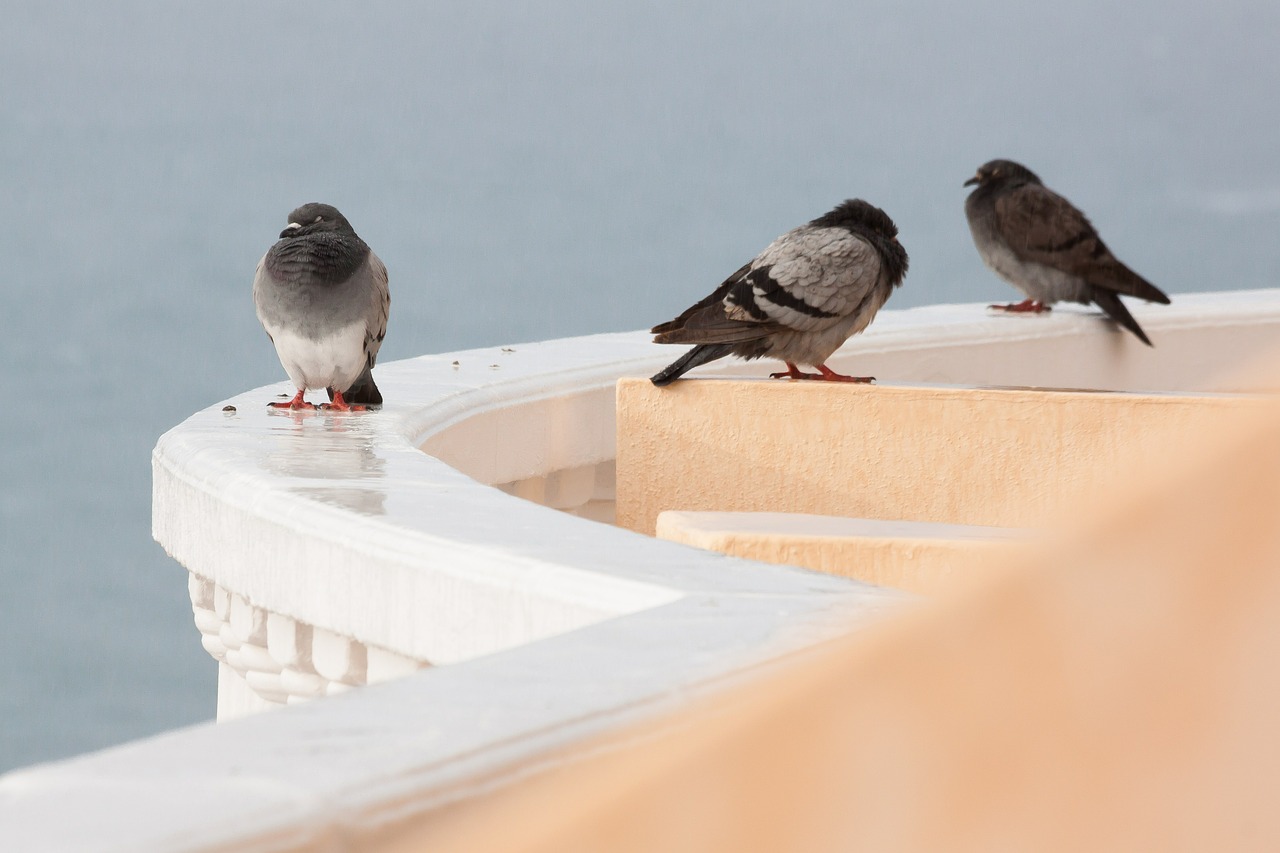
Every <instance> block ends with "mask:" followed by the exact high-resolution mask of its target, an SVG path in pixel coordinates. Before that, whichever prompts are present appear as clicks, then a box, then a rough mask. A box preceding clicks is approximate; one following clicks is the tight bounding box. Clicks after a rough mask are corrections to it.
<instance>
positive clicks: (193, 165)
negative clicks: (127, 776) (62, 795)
mask: <svg viewBox="0 0 1280 853" xmlns="http://www.w3.org/2000/svg"><path fill="white" fill-rule="evenodd" d="M361 5H362V8H360V9H359V10H356V9H354V8H350V7H349V5H348V4H340V3H334V2H308V3H305V4H300V3H260V2H244V0H224V2H220V3H209V4H199V5H194V4H164V3H159V2H153V3H148V2H137V0H126V2H115V3H89V2H80V3H67V2H46V1H45V0H42V2H19V3H15V2H0V20H3V22H4V26H3V43H4V48H3V51H0V163H2V164H3V165H2V166H0V168H2V169H3V183H2V186H3V196H2V197H0V260H2V262H3V268H2V271H3V282H2V283H0V329H2V332H0V375H3V377H4V379H5V382H4V385H3V389H4V391H3V393H4V402H3V406H4V416H3V421H2V422H3V427H0V770H3V769H6V768H9V767H13V766H17V765H21V764H26V763H30V762H35V761H41V760H47V759H51V758H56V757H59V756H64V755H69V754H73V753H76V752H81V751H84V750H88V749H94V748H98V747H102V746H106V745H109V744H112V743H117V742H120V741H123V740H126V739H129V738H134V737H138V736H142V735H145V734H149V733H153V732H157V731H160V730H163V729H167V728H171V727H174V726H178V725H181V724H184V723H189V722H195V721H199V720H203V719H208V718H210V717H211V716H212V714H213V709H214V693H215V683H214V682H215V667H214V664H213V663H212V661H211V660H210V659H209V658H208V656H207V655H206V654H205V653H204V651H202V650H201V648H200V644H199V642H198V638H197V635H196V631H195V628H194V626H193V625H192V622H191V614H190V609H189V605H188V601H187V594H186V573H185V571H183V570H182V569H181V568H180V567H179V566H178V565H177V564H176V563H174V562H173V561H171V560H169V559H168V558H167V557H166V556H165V555H164V553H163V552H162V551H161V549H160V548H159V546H157V545H156V544H155V543H154V542H153V541H152V540H151V537H150V520H149V515H150V492H149V489H150V469H149V452H150V449H151V447H152V446H153V444H154V443H155V440H156V438H157V436H159V435H160V433H162V432H163V431H164V430H166V429H168V428H169V427H170V426H172V425H174V424H176V423H177V422H179V421H180V420H182V419H183V418H184V417H186V416H187V415H189V414H190V413H192V412H193V411H195V410H197V409H199V408H202V407H204V406H207V405H210V404H212V403H215V402H217V401H218V400H219V399H222V398H224V397H227V396H230V395H232V394H235V393H237V392H240V391H243V390H245V389H247V388H251V387H255V386H258V385H262V384H265V383H269V382H274V381H278V380H281V379H283V378H284V376H283V373H282V371H281V369H280V367H279V365H278V363H277V361H276V359H275V355H274V353H273V352H272V350H271V347H270V345H269V343H268V342H267V339H266V336H265V335H264V334H263V333H262V330H261V329H260V327H259V326H258V324H257V321H256V320H255V318H254V315H253V309H252V305H251V302H250V298H249V285H250V280H251V278H252V274H253V268H254V265H255V264H256V262H257V260H258V258H259V257H260V256H261V254H262V252H263V251H264V250H265V249H266V248H267V246H269V245H270V244H271V242H272V241H273V240H274V239H275V236H276V234H278V232H279V231H280V229H281V228H282V227H283V225H284V223H285V216H286V214H287V213H288V212H289V211H290V210H291V209H292V208H293V207H294V206H296V205H297V204H300V203H302V202H306V201H313V200H320V201H327V202H331V203H333V204H336V205H337V206H339V207H340V208H341V209H342V210H343V212H344V213H346V214H347V215H348V216H349V217H350V219H351V221H352V222H353V223H354V224H355V226H356V228H357V230H358V231H359V232H360V234H361V235H362V236H363V237H364V238H365V239H366V240H368V241H369V242H370V243H371V244H372V245H373V246H374V247H375V249H376V250H377V251H378V253H379V254H380V255H381V257H382V258H383V259H384V260H385V261H386V263H387V266H388V267H389V269H390V271H391V287H392V293H393V295H394V302H393V310H392V315H391V323H390V329H389V332H388V336H387V341H386V346H385V347H384V348H383V351H382V352H383V355H382V357H383V359H384V360H390V359H396V358H403V357H408V356H413V355H417V354H420V353H423V352H434V351H444V350H450V349H458V348H464V347H473V346H481V345H489V344H499V343H509V342H516V341H526V340H536V339H542V338H551V337H559V336H565V335H580V334H586V333H590V332H597V331H606V330H620V329H637V328H641V327H647V326H649V325H651V324H652V323H654V322H656V321H660V320H664V319H666V318H667V317H669V316H671V315H672V314H673V313H674V312H676V311H678V310H680V309H682V308H683V307H684V306H685V305H687V304H688V303H689V302H691V301H692V300H693V299H695V298H697V297H700V296H702V295H703V294H704V293H705V292H707V291H708V290H709V289H710V288H711V287H713V286H714V285H715V284H717V283H719V281H720V280H721V279H722V278H723V277H724V276H725V275H726V274H727V273H728V272H730V271H732V270H733V269H735V268H736V267H737V266H738V265H739V264H740V263H742V262H743V261H744V260H746V259H747V258H749V257H750V256H751V255H752V254H754V253H755V252H756V251H757V250H759V249H760V248H762V247H763V246H764V245H765V244H766V243H767V242H768V241H769V240H771V239H772V238H773V237H774V236H776V235H777V234H779V233H781V232H782V231H784V230H786V229H788V228H790V227H792V226H794V225H797V224H799V223H801V222H804V221H806V220H808V219H810V218H812V217H814V216H817V215H819V214H821V213H823V212H824V211H825V210H827V209H828V208H830V207H831V206H832V205H833V204H834V203H836V202H838V201H840V200H842V199H844V198H846V197H849V196H861V197H864V198H867V199H868V200H871V201H873V202H874V203H876V204H879V205H881V206H883V207H884V208H885V209H886V210H887V211H888V212H889V213H890V214H891V215H892V216H893V217H894V218H895V219H896V220H897V222H898V224H899V226H900V228H901V232H902V235H901V237H902V242H903V243H904V245H905V246H906V247H907V249H908V250H909V251H910V253H911V272H910V274H909V276H908V278H907V281H906V284H905V285H904V286H903V287H902V288H901V289H900V290H899V291H898V292H897V293H895V294H894V296H893V299H892V300H891V302H890V307H898V308H901V307H908V306H912V305H921V304H927V303H936V302H956V301H963V302H972V301H984V300H992V299H1007V298H1010V297H1012V296H1013V292H1012V291H1011V290H1009V289H1007V288H1006V287H1005V286H1004V285H1002V284H1000V283H999V282H998V281H997V280H996V279H995V278H994V277H993V276H992V275H991V274H990V273H988V272H987V271H986V270H985V269H984V268H983V267H982V265H981V263H980V262H979V260H978V257H977V254H976V253H975V252H974V250H973V247H972V244H971V243H970V239H969V235H968V230H967V228H966V226H965V223H964V218H963V213H962V203H963V199H964V195H965V191H964V190H962V188H961V182H962V181H964V180H965V179H966V178H968V177H969V176H970V175H971V174H972V173H973V171H974V169H975V168H976V167H977V166H978V165H979V164H980V163H982V162H983V161H985V160H987V159H990V158H992V157H997V156H1006V157H1012V158H1015V159H1020V160H1022V161H1024V162H1025V163H1026V164H1028V165H1030V166H1031V167H1032V168H1033V169H1036V170H1037V171H1039V172H1040V173H1041V175H1042V177H1044V178H1045V179H1046V181H1047V182H1048V183H1049V184H1050V185H1051V186H1053V187H1056V188H1057V189H1059V190H1060V191H1062V192H1063V193H1064V194H1066V195H1068V196H1069V197H1070V198H1071V199H1072V200H1074V201H1075V202H1076V203H1077V204H1079V205H1080V206H1081V207H1083V208H1084V209H1085V210H1086V211H1088V212H1089V214H1090V216H1091V217H1092V218H1093V221H1094V222H1095V224H1096V225H1097V226H1098V227H1099V229H1100V230H1101V232H1102V233H1103V235H1104V236H1105V237H1106V238H1107V240H1108V242H1109V243H1110V244H1111V245H1112V246H1113V248H1114V249H1115V250H1116V251H1117V253H1118V254H1119V255H1120V256H1121V257H1122V258H1123V259H1125V260H1127V261H1128V262H1130V263H1131V264H1132V265H1133V266H1134V267H1136V268H1137V269H1138V270H1140V271H1141V272H1142V273H1144V274H1145V275H1147V276H1148V277H1149V278H1150V279H1152V280H1153V281H1155V282H1156V283H1158V284H1159V285H1160V286H1161V287H1163V288H1165V289H1166V290H1167V291H1169V292H1170V293H1172V294H1174V295H1175V298H1176V294H1177V293H1179V292H1182V291H1191V290H1197V291H1198V290H1214V289H1234V288H1255V287H1273V286H1276V285H1277V284H1280V54H1277V45H1280V5H1278V4H1276V3H1274V2H1273V0H1219V2H1216V3H1213V4H1209V3H1188V2H1183V3H1175V4H1170V3H1167V2H1160V0H1134V2H1130V3H1126V4H1116V3H1112V2H1099V1H1098V0H1084V2H1078V3H1073V4H1043V3H1024V2H1015V0H981V2H975V3H965V4H955V3H947V2H941V0H872V2H852V3H851V2H848V0H831V1H830V2H800V3H796V2H791V3H787V4H781V3H779V4H776V5H774V4H763V3H757V2H742V0H734V2H705V3H692V4H687V3H645V2H641V3H629V4H621V3H600V2H594V0H581V2H570V1H569V0H549V2H543V3H523V2H501V3H495V2H439V3H434V4H429V5H428V4H420V3H415V2H408V0H392V1H391V2H375V3H366V4H361Z"/></svg>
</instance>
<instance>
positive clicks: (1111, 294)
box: [1092, 287, 1152, 346]
mask: <svg viewBox="0 0 1280 853" xmlns="http://www.w3.org/2000/svg"><path fill="white" fill-rule="evenodd" d="M1092 296H1093V302H1094V304H1095V305H1097V306H1098V307H1099V308H1101V309H1102V310H1103V311H1105V312H1107V316H1108V317H1110V318H1111V319H1112V320H1115V321H1116V322H1117V323H1119V324H1120V325H1121V326H1124V327H1125V328H1126V329H1128V330H1129V331H1131V332H1133V334H1134V336H1136V337H1137V339H1138V340H1140V341H1142V342H1143V343H1144V344H1146V345H1147V346H1152V343H1151V340H1150V338H1148V337H1147V334H1146V332H1144V331H1142V327H1141V326H1139V325H1138V321H1137V320H1135V319H1133V315H1132V314H1130V313H1129V309H1128V308H1126V307H1125V304H1124V303H1123V302H1121V301H1120V297H1119V296H1117V295H1116V293H1115V291H1113V290H1107V289H1105V288H1102V287H1095V288H1093V294H1092Z"/></svg>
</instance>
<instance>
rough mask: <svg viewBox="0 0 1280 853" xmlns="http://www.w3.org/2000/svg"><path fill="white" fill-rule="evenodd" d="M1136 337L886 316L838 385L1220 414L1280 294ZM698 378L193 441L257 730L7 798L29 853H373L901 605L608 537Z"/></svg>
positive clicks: (635, 350)
mask: <svg viewBox="0 0 1280 853" xmlns="http://www.w3.org/2000/svg"><path fill="white" fill-rule="evenodd" d="M1134 313H1135V314H1136V315H1137V317H1138V319H1139V320H1140V322H1141V323H1142V324H1143V326H1144V327H1145V328H1146V329H1147V330H1148V332H1149V333H1150V335H1151V337H1152V339H1153V340H1154V341H1155V343H1156V347H1155V348H1154V349H1148V348H1147V347H1144V346H1142V345H1141V344H1140V343H1138V342H1136V341H1134V340H1133V339H1132V338H1131V337H1130V336H1128V335H1125V334H1121V333H1119V332H1116V331H1115V330H1114V328H1112V327H1111V326H1109V325H1107V324H1106V323H1104V322H1102V321H1101V320H1100V319H1099V318H1098V317H1097V316H1096V315H1091V314H1087V313H1084V312H1080V311H1073V310H1070V309H1068V310H1060V311H1055V312H1054V313H1053V314H1052V315H1051V316H1047V317H1036V318H1021V317H1019V318H1013V317H991V316H988V315H987V314H986V313H985V312H984V310H983V309H982V307H981V306H972V305H971V306H938V307H933V308H925V309H915V310H909V311H897V312H895V311H887V312H884V313H883V314H882V315H881V317H880V319H879V320H878V321H877V323H876V324H875V326H874V327H873V328H872V329H871V330H870V331H869V332H868V333H867V334H866V335H863V336H862V337H860V338H858V339H857V340H855V341H853V342H851V343H850V344H849V345H847V346H846V347H845V348H844V349H843V350H842V351H841V353H840V354H839V355H838V356H837V358H836V359H834V360H833V361H832V365H833V366H834V367H836V368H837V369H841V370H845V371H856V372H860V373H873V374H875V375H877V376H878V377H880V380H881V381H882V382H898V381H900V382H941V383H960V384H978V385H982V384H996V385H1031V384H1034V385H1060V386H1077V387H1092V388H1134V389H1144V390H1157V391H1158V390H1204V389H1212V388H1215V387H1220V384H1221V381H1222V380H1221V376H1222V375H1223V374H1224V372H1225V371H1228V370H1229V369H1231V368H1233V367H1234V366H1236V365H1237V364H1239V363H1240V362H1241V361H1243V360H1245V359H1247V358H1248V357H1249V356H1251V355H1253V354H1255V353H1258V352H1260V351H1261V350H1263V349H1265V348H1268V347H1270V346H1271V345H1272V344H1273V342H1275V341H1277V340H1280V291H1258V292H1241V293H1226V294H1202V295H1179V296H1176V297H1175V302H1174V305H1172V306H1167V307H1166V306H1150V307H1148V306H1136V307H1135V309H1134ZM678 352H679V351H678V350H677V349H673V348H666V347H657V346H654V345H652V344H651V343H649V341H648V336H647V335H644V334H642V333H627V334H611V335H597V336H592V337H587V338H577V339H572V340H563V341H549V342H543V343H535V344H524V345H515V346H513V347H505V348H494V349H490V350H475V351H468V352H462V353H450V354H445V355H431V356H423V357H421V358H416V359H410V360H405V361H400V362H395V363H390V364H386V365H382V366H380V367H379V368H378V380H379V384H380V385H381V386H382V388H383V391H384V394H385V395H386V398H387V400H388V401H389V402H388V404H387V405H386V406H385V408H384V409H383V410H382V411H380V412H376V413H368V414H327V413H305V414H290V413H286V412H278V411H274V410H268V409H267V408H266V403H267V402H269V401H271V400H274V399H276V398H277V395H278V394H281V393H286V392H289V389H287V388H285V387H284V386H283V385H281V386H273V387H270V388H263V389H258V390H256V391H252V392H248V393H246V394H243V395H240V396H239V397H236V398H233V399H231V400H227V401H224V402H223V403H219V404H218V405H216V406H213V407H211V408H209V409H207V410H205V411H203V412H199V413H197V414H195V415H193V416H192V417H191V418H190V419H188V420H187V421H186V422H184V423H183V424H181V425H180V426H178V427H176V428H175V429H173V430H171V431H170V432H169V433H167V434H166V435H164V436H163V437H162V438H161V439H160V442H159V444H158V445H157V447H156V450H155V454H154V472H155V490H154V499H155V506H154V531H155V535H156V538H157V539H158V540H159V541H160V542H161V544H162V545H164V547H165V548H166V550H168V552H169V553H170V554H172V555H173V556H174V557H175V558H176V559H177V560H178V562H180V563H181V564H182V565H183V566H184V567H185V568H186V569H187V570H188V571H189V572H190V573H191V578H190V591H191V600H192V606H193V610H194V614H195V623H196V627H197V628H198V630H199V638H200V642H202V643H203V645H204V647H205V649H206V650H208V652H209V653H210V654H211V655H212V656H213V657H214V658H215V659H217V660H218V661H219V664H220V668H219V672H220V674H219V708H218V713H219V717H220V718H221V719H224V720H230V719H231V718H233V717H246V718H245V719H239V720H236V721H234V722H229V723H227V724H225V725H218V726H214V725H212V724H210V725H203V726H195V727H192V728H189V729H185V730H181V731H177V732H173V733H169V734H165V735H162V736H159V737H156V738H151V739H148V740H145V741H140V742H137V743H133V744H128V745H125V746H122V747H118V748H115V749H110V750H106V751H103V752H101V753H97V754H94V755H89V756H84V757H80V758H76V759H72V760H69V761H64V762H59V763H55V764H50V765H44V766H39V767H34V768H28V769H25V770H21V771H16V772H13V773H10V774H8V775H6V776H4V777H0V849H4V850H32V851H35V850H73V849H74V850H106V849H120V850H222V849H230V848H235V849H291V850H293V849H299V850H300V849H316V850H320V849H325V850H328V849H346V847H348V846H350V845H351V844H352V843H353V839H360V838H365V837H372V836H373V835H376V834H377V833H378V832H379V830H380V829H382V828H386V827H389V826H393V825H395V824H397V823H398V822H400V821H404V820H408V819H414V818H418V817H421V816H423V815H426V814H430V813H431V812H432V811H433V810H436V809H441V808H443V807H444V806H447V805H449V804H452V803H456V802H458V801H461V800H465V799H468V798H471V797H476V796H483V795H484V793H485V792H487V791H490V790H493V789H494V788H496V787H499V786H501V785H502V784H503V783H504V782H506V781H510V780H514V779H519V778H523V777H525V776H527V775H529V774H530V773H535V772H539V771H540V770H542V769H545V768H547V767H552V766H555V765H556V764H558V763H561V762H565V761H572V760H574V758H575V756H578V755H580V754H581V752H582V750H584V749H586V748H587V744H588V743H589V742H590V741H591V739H592V738H593V737H595V736H597V735H599V734H601V733H605V732H617V731H619V730H620V729H621V728H622V727H624V726H625V725H627V724H629V723H631V722H634V721H637V720H639V719H644V718H652V717H653V716H654V715H656V714H658V713H661V712H664V711H668V710H671V709H673V708H676V707H680V706H682V705H684V704H686V703H688V702H689V701H691V699H692V698H693V697H696V696H699V695H702V694H704V693H706V692H707V691H710V690H713V689H715V688H716V687H717V686H718V685H722V684H724V683H727V682H728V681H731V680H734V679H737V678H740V677H743V676H744V675H745V674H747V673H750V672H753V671H755V670H756V669H758V668H759V667H761V666H764V665H768V664H770V663H771V662H774V661H777V660H780V659H782V658H784V657H785V656H787V655H791V654H796V653H801V652H804V651H805V650H808V649H811V648H813V647H815V646H816V645H817V644H820V643H822V642H824V641H825V640H828V639H831V638H832V637H835V636H837V635H841V634H845V633H848V632H850V631H854V630H857V628H858V627H859V626H861V625H864V624H866V623H867V621H868V619H870V618H871V617H873V616H875V615H877V614H879V613H881V612H884V611H885V610H886V609H887V608H889V607H890V606H891V605H895V604H897V603H900V602H902V601H903V600H904V599H903V598H902V597H901V596H899V595H897V594H894V593H889V592H886V591H884V590H881V589H878V588H876V587H870V586H865V585H861V584H858V583H856V582H852V581H848V580H844V579H841V578H835V577H828V576H823V575H818V574H813V573H809V572H805V571H801V570H797V569H790V568H787V567H782V566H773V565H766V564H762V563H753V562H748V561H744V560H737V559H732V558H727V557H723V556H719V555H716V554H712V553H708V552H704V551H700V550H696V549H692V548H688V547H685V546H682V545H678V544H675V543H671V542H665V541H661V540H657V539H652V538H649V537H645V536H641V535H639V534H635V533H631V532H628V531H625V530H621V529H618V528H616V527H613V526H612V525H610V524H607V523H600V522H601V521H605V522H607V521H609V520H611V519H612V516H613V499H614V479H613V478H614V469H613V460H614V458H615V436H614V428H615V427H614V425H615V420H614V405H613V388H614V385H615V383H616V381H617V379H618V378H619V377H622V376H636V375H647V374H649V373H652V372H654V371H656V370H657V369H658V368H660V367H662V366H663V365H665V364H666V363H667V362H668V361H669V360H671V359H672V358H674V357H675V355H676V354H678ZM770 369H773V366H772V365H768V364H751V365H744V364H741V363H733V362H729V363H722V364H719V365H716V366H712V367H710V368H707V369H705V372H707V373H712V374H714V373H733V374H738V375H751V376H759V375H761V374H762V373H765V372H767V371H769V370H770ZM424 451H425V452H424ZM193 641H195V638H194V635H193ZM403 676H407V677H403ZM375 682H386V683H383V684H376V685H375V684H374V683H375ZM365 685H374V686H368V687H365ZM353 688H361V689H353ZM338 693H347V695H345V696H343V697H342V698H340V699H333V700H324V701H311V700H313V699H317V698H319V697H322V696H333V695H335V694H338ZM285 705H295V706H297V707H291V708H288V709H287V710H284V711H282V712H280V713H271V714H254V712H256V711H260V710H263V709H266V708H271V707H281V708H282V707H284V706H285ZM69 815H73V816H74V819H69V818H68V816H69Z"/></svg>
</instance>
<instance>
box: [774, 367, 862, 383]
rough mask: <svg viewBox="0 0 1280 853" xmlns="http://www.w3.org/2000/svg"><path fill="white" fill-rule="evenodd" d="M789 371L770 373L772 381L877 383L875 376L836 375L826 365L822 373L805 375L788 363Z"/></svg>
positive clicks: (821, 369)
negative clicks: (807, 380) (810, 380)
mask: <svg viewBox="0 0 1280 853" xmlns="http://www.w3.org/2000/svg"><path fill="white" fill-rule="evenodd" d="M787 368H788V369H787V370H784V371H782V372H781V373H770V374H769V378H770V379H813V380H816V381H818V382H858V383H861V384H863V385H868V384H871V383H873V382H875V381H876V378H875V377H874V376H845V375H844V374H843V373H836V372H835V371H834V370H832V369H831V368H829V367H827V366H826V365H825V364H819V365H818V370H820V371H821V372H820V373H804V372H802V371H801V370H800V368H798V367H796V366H795V365H794V364H791V363H790V362H788V364H787Z"/></svg>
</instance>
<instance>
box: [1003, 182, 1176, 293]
mask: <svg viewBox="0 0 1280 853" xmlns="http://www.w3.org/2000/svg"><path fill="white" fill-rule="evenodd" d="M995 213H996V228H997V230H998V231H999V232H1000V234H1001V235H1003V237H1004V239H1005V242H1006V243H1008V245H1009V248H1010V250H1012V251H1013V253H1014V254H1015V255H1016V256H1018V258H1019V259H1021V260H1023V261H1026V262H1029V263H1036V264H1042V265H1043V266H1047V267H1052V268H1054V269H1059V270H1062V271H1063V272H1065V273H1068V274H1070V275H1075V276H1079V277H1081V278H1083V279H1085V280H1086V281H1088V282H1089V283H1090V284H1092V285H1094V286H1095V287H1102V288H1106V289H1107V290H1113V291H1115V292H1116V293H1123V294H1127V295H1129V296H1136V297H1138V298H1140V299H1145V300H1147V301H1149V302H1162V303H1165V304H1167V303H1168V302H1169V297H1168V296H1166V295H1165V294H1164V293H1163V292H1162V291H1161V290H1160V289H1159V288H1157V287H1156V286H1155V285H1153V284H1151V282H1149V281H1147V280H1146V279H1144V278H1143V277H1142V276H1140V275H1138V274H1137V273H1135V272H1134V271H1133V270H1131V269H1129V268H1128V267H1127V266H1125V265H1124V264H1123V263H1121V262H1120V260H1119V259H1118V258H1116V256H1115V255H1113V254H1111V250H1110V249H1108V248H1107V246H1106V244H1105V243H1103V242H1102V238H1101V237H1099V236H1098V232H1097V230H1096V229H1095V228H1094V227H1093V224H1092V223H1091V222H1089V219H1088V218H1087V217H1086V216H1085V215H1084V213H1082V212H1081V211H1080V209H1079V208H1077V207H1076V206H1075V205H1073V204H1072V203H1071V202H1069V201H1067V200H1066V199H1065V198H1063V197H1062V196H1060V195H1058V194H1057V193H1055V192H1054V191H1053V190H1051V189H1049V188H1048V187H1045V186H1043V185H1040V184H1024V185H1023V186H1020V187H1017V188H1016V189H1014V190H1012V191H1010V192H1008V193H1005V194H1003V195H1001V196H999V197H998V198H997V199H996V202H995Z"/></svg>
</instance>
